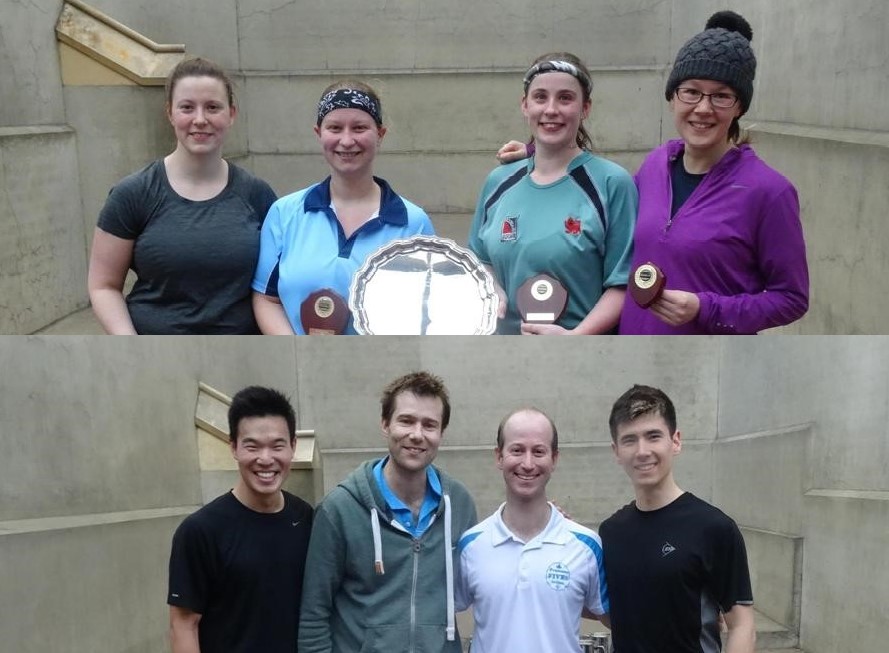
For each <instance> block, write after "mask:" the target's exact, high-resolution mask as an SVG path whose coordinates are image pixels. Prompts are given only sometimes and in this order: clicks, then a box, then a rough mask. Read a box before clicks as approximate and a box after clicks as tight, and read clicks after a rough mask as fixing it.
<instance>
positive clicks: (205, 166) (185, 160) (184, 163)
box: [165, 146, 228, 181]
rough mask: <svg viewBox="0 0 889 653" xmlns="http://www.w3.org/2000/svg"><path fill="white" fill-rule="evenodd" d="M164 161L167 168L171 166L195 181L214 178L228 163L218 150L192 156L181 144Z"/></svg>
mask: <svg viewBox="0 0 889 653" xmlns="http://www.w3.org/2000/svg"><path fill="white" fill-rule="evenodd" d="M165 163H166V165H167V167H168V168H169V167H172V168H173V170H174V171H175V172H176V173H178V174H179V175H182V176H185V177H188V178H189V179H193V180H196V181H199V180H203V179H215V178H217V177H218V176H219V175H220V174H221V173H222V171H223V170H227V169H228V164H227V163H226V162H225V159H223V158H222V157H221V156H220V155H219V153H218V152H217V153H212V154H207V155H205V156H194V155H192V154H189V153H188V152H187V151H185V150H184V149H183V148H182V147H181V146H179V147H177V148H176V149H175V150H173V152H172V153H171V154H169V155H167V158H166V159H165Z"/></svg>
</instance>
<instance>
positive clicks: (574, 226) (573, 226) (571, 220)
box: [565, 215, 580, 236]
mask: <svg viewBox="0 0 889 653" xmlns="http://www.w3.org/2000/svg"><path fill="white" fill-rule="evenodd" d="M565 233H566V234H568V235H569V236H579V235H580V220H578V219H577V218H575V217H573V216H570V215H569V216H568V217H567V218H565Z"/></svg>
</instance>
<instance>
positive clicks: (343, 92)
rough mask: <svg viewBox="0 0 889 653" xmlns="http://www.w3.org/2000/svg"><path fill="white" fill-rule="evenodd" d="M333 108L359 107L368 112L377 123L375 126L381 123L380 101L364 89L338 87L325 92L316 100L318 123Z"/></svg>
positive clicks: (319, 123)
mask: <svg viewBox="0 0 889 653" xmlns="http://www.w3.org/2000/svg"><path fill="white" fill-rule="evenodd" d="M334 109H361V110H362V111H365V112H367V113H368V114H370V117H371V118H373V119H374V122H375V123H377V127H380V126H382V124H383V110H382V108H381V107H380V103H379V102H377V101H376V100H374V99H373V98H372V97H371V96H370V95H368V94H367V93H365V92H364V91H359V90H356V89H354V88H338V89H336V90H335V91H331V92H330V93H326V94H325V95H324V97H322V98H321V101H320V102H318V123H317V124H318V125H319V126H320V125H321V121H322V120H324V116H326V115H327V114H328V113H330V112H331V111H333V110H334Z"/></svg>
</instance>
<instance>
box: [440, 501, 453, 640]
mask: <svg viewBox="0 0 889 653" xmlns="http://www.w3.org/2000/svg"><path fill="white" fill-rule="evenodd" d="M442 498H443V499H444V506H445V523H444V539H445V541H444V552H445V579H446V583H445V585H446V586H447V592H448V628H447V634H448V641H449V642H453V641H454V636H455V633H456V628H455V627H454V552H453V550H452V549H451V497H450V496H449V495H447V494H445V495H444V496H443V497H442Z"/></svg>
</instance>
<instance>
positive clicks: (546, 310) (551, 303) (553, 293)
mask: <svg viewBox="0 0 889 653" xmlns="http://www.w3.org/2000/svg"><path fill="white" fill-rule="evenodd" d="M516 304H517V306H518V308H519V313H520V314H521V316H522V321H523V322H527V323H529V324H553V323H555V322H557V321H558V320H559V318H560V317H562V314H563V313H564V312H565V307H566V306H567V305H568V291H567V290H566V289H565V286H563V285H562V284H561V282H559V280H558V279H555V278H553V277H551V276H550V275H548V274H538V275H537V276H535V277H531V278H530V279H528V280H527V281H525V283H523V284H522V285H521V286H519V289H518V291H516Z"/></svg>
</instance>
